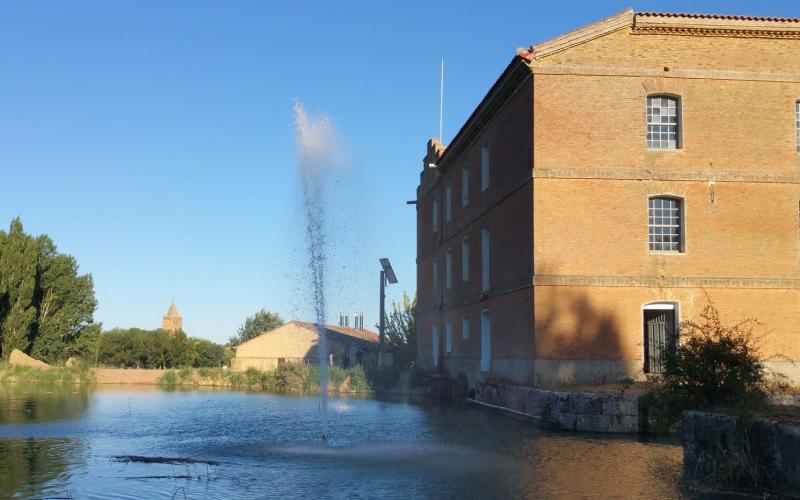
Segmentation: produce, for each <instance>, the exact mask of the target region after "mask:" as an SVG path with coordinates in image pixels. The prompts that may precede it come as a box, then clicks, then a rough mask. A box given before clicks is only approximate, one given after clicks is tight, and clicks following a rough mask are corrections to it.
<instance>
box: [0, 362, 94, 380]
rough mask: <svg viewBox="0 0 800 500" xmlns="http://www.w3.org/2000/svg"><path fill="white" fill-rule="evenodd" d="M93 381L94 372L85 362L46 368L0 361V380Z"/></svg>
mask: <svg viewBox="0 0 800 500" xmlns="http://www.w3.org/2000/svg"><path fill="white" fill-rule="evenodd" d="M93 381H94V373H93V372H92V370H91V369H90V368H89V367H88V366H87V365H86V363H81V362H76V363H75V364H74V365H72V366H52V367H50V368H48V369H46V370H43V369H41V368H34V367H30V366H18V365H12V364H9V363H6V362H0V382H3V383H8V382H15V383H25V384H76V383H89V382H93Z"/></svg>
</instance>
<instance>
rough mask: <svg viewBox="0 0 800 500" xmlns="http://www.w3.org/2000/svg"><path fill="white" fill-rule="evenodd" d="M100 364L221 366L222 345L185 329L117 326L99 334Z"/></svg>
mask: <svg viewBox="0 0 800 500" xmlns="http://www.w3.org/2000/svg"><path fill="white" fill-rule="evenodd" d="M93 352H94V353H95V357H94V359H95V360H96V362H97V364H98V365H101V366H115V367H120V368H184V367H189V366H197V367H200V366H219V365H220V364H221V361H222V360H224V354H225V351H224V349H223V348H222V346H220V345H218V344H214V343H213V342H210V341H208V340H201V339H200V340H198V339H191V338H189V337H187V336H186V334H185V333H184V332H182V331H177V332H174V333H172V332H168V331H166V330H142V329H140V328H129V329H127V330H122V329H118V328H117V329H114V330H109V331H107V332H104V333H102V334H100V335H99V336H98V338H97V343H96V346H95V348H94V349H93Z"/></svg>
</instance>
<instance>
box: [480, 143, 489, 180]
mask: <svg viewBox="0 0 800 500" xmlns="http://www.w3.org/2000/svg"><path fill="white" fill-rule="evenodd" d="M487 189H489V145H488V144H484V145H483V147H482V148H481V191H486V190H487Z"/></svg>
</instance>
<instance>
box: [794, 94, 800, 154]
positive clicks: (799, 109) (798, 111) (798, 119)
mask: <svg viewBox="0 0 800 500" xmlns="http://www.w3.org/2000/svg"><path fill="white" fill-rule="evenodd" d="M794 128H795V129H796V130H797V152H798V153H800V101H797V102H796V103H794Z"/></svg>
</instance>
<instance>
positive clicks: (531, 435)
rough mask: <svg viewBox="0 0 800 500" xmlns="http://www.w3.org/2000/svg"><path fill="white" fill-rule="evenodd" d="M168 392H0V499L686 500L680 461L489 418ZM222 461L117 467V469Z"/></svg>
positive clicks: (640, 443)
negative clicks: (129, 458) (325, 432)
mask: <svg viewBox="0 0 800 500" xmlns="http://www.w3.org/2000/svg"><path fill="white" fill-rule="evenodd" d="M328 409H329V414H330V441H329V443H328V445H327V446H325V445H323V444H322V442H321V439H320V435H319V434H320V425H319V418H320V400H319V398H316V397H293V396H284V395H276V394H268V393H261V392H258V393H256V392H253V393H248V392H236V391H172V392H170V391H164V390H161V389H159V388H157V387H141V388H136V387H134V388H131V387H120V388H114V387H113V386H108V387H100V388H97V389H87V388H85V387H83V388H81V387H61V386H57V387H46V386H37V385H23V384H20V385H5V386H0V497H1V498H7V497H19V498H30V497H34V498H73V499H79V498H103V499H117V498H119V499H122V498H180V499H183V498H190V499H191V498H235V499H245V498H296V497H305V498H553V497H573V498H574V497H584V498H586V497H591V498H597V497H625V498H675V497H681V496H683V492H682V489H681V480H680V477H681V461H682V458H681V457H682V455H681V449H680V446H679V445H678V444H677V443H676V442H674V441H661V440H650V441H644V440H641V439H638V438H636V437H609V436H605V435H586V434H570V433H556V432H545V431H541V430H538V429H536V428H535V427H534V426H532V425H530V424H526V423H523V422H520V421H516V420H512V419H508V418H505V417H502V416H499V415H495V414H490V413H486V412H483V411H480V410H475V409H470V408H463V407H455V408H453V407H451V408H443V407H439V406H419V405H413V404H406V403H396V402H385V401H378V400H374V399H358V398H333V399H331V400H330V402H329V406H328ZM120 455H140V456H147V457H182V458H192V459H197V460H207V461H214V462H218V463H217V464H216V465H207V464H204V463H191V464H179V465H175V464H161V463H138V462H128V463H126V462H119V461H116V460H115V458H114V457H116V456H120Z"/></svg>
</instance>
